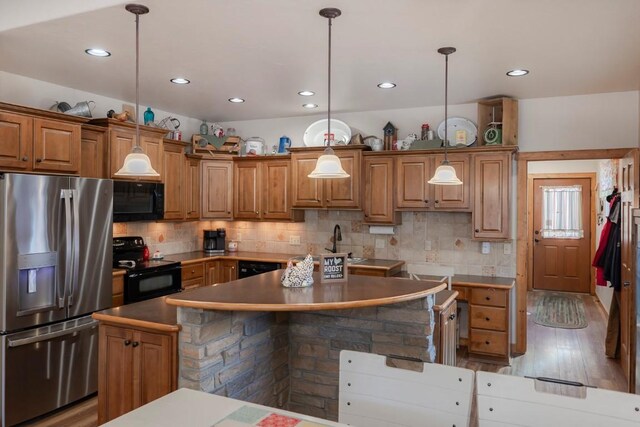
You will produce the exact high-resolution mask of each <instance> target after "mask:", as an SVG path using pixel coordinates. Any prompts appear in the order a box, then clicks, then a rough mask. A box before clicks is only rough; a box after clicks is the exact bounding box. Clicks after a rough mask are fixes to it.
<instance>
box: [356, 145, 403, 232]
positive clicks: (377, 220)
mask: <svg viewBox="0 0 640 427" xmlns="http://www.w3.org/2000/svg"><path fill="white" fill-rule="evenodd" d="M394 163H395V162H394V159H393V157H380V156H371V157H365V159H364V222H365V223H372V224H397V223H398V217H399V216H398V215H397V214H396V212H395V210H394V208H395V205H394V198H395V188H394V185H393V184H394Z"/></svg>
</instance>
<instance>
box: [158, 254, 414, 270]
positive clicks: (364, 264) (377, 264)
mask: <svg viewBox="0 0 640 427" xmlns="http://www.w3.org/2000/svg"><path fill="white" fill-rule="evenodd" d="M301 256H302V257H304V254H299V253H298V254H273V253H265V252H249V251H237V252H229V251H225V252H224V254H211V255H210V254H205V253H204V252H203V251H195V252H184V253H180V254H170V255H165V257H164V259H165V260H169V261H180V262H181V263H182V264H189V263H196V262H203V261H207V260H216V259H229V260H236V261H240V260H242V261H262V262H277V263H280V264H283V267H286V264H287V262H288V261H289V260H290V259H292V258H300V257H301ZM402 265H404V261H399V260H393V259H366V260H364V261H360V262H357V263H353V264H349V268H356V267H357V268H372V269H381V270H392V269H394V268H399V267H401V266H402Z"/></svg>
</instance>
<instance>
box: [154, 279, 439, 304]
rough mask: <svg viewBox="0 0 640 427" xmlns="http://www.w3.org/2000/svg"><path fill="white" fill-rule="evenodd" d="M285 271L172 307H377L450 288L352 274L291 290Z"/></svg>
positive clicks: (188, 295) (178, 297) (193, 293)
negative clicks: (284, 281)
mask: <svg viewBox="0 0 640 427" xmlns="http://www.w3.org/2000/svg"><path fill="white" fill-rule="evenodd" d="M283 273H284V270H276V271H271V272H269V273H264V274H261V275H259V276H253V277H247V278H244V279H238V280H233V281H231V282H227V283H220V284H216V285H212V286H205V287H202V288H198V289H193V290H190V291H186V292H182V293H180V294H174V295H171V296H169V297H167V298H166V302H167V304H171V305H175V306H179V307H189V308H198V309H205V310H221V311H317V310H336V309H349V308H361V307H374V306H380V305H387V304H395V303H399V302H404V301H411V300H414V299H418V298H423V297H426V296H427V295H430V294H435V293H437V292H439V291H441V290H443V289H445V288H446V285H445V284H444V283H441V282H438V281H427V280H422V281H416V280H407V279H400V278H393V277H371V276H357V275H349V276H348V281H346V282H331V283H321V282H320V275H319V273H314V274H313V280H314V284H313V286H311V287H307V288H285V287H283V286H282V285H281V284H280V278H281V276H282V274H283Z"/></svg>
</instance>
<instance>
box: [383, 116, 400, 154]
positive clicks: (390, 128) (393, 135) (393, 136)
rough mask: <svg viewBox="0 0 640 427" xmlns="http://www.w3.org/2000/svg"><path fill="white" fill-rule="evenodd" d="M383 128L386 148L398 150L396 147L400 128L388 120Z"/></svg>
mask: <svg viewBox="0 0 640 427" xmlns="http://www.w3.org/2000/svg"><path fill="white" fill-rule="evenodd" d="M382 130H384V149H385V150H397V147H396V148H394V147H395V145H396V142H397V141H398V128H396V127H395V126H394V125H393V124H392V123H391V122H387V124H386V125H385V126H384V128H382Z"/></svg>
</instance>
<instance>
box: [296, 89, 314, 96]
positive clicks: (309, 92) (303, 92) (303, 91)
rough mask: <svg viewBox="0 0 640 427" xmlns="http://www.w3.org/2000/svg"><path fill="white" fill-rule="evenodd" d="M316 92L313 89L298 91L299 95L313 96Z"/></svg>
mask: <svg viewBox="0 0 640 427" xmlns="http://www.w3.org/2000/svg"><path fill="white" fill-rule="evenodd" d="M315 94H316V93H315V92H314V91H312V90H301V91H300V92H298V95H300V96H313V95H315Z"/></svg>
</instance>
